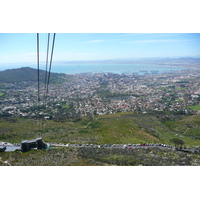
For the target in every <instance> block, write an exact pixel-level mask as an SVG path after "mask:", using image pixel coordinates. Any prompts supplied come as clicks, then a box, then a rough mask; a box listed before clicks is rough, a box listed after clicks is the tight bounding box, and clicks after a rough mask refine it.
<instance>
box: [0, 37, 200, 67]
mask: <svg viewBox="0 0 200 200" xmlns="http://www.w3.org/2000/svg"><path fill="white" fill-rule="evenodd" d="M47 35H48V34H45V33H41V34H40V61H45V59H46V48H47V47H46V45H47ZM52 38H53V34H51V41H52ZM36 49H37V48H36V33H0V64H4V63H17V62H19V63H26V62H36ZM199 55H200V33H57V35H56V40H55V48H54V56H53V61H59V60H63V61H72V60H104V59H117V58H141V57H176V56H199Z"/></svg>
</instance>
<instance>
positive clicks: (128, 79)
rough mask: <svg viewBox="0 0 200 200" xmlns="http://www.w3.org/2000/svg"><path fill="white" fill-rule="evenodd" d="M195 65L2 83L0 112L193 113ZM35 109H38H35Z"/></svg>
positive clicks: (198, 75)
mask: <svg viewBox="0 0 200 200" xmlns="http://www.w3.org/2000/svg"><path fill="white" fill-rule="evenodd" d="M198 67H199V66H197V67H192V68H188V69H185V70H180V71H173V72H170V73H169V72H168V73H166V72H165V73H162V74H159V73H157V72H154V74H149V73H147V72H145V71H144V72H143V75H139V74H134V73H131V74H130V73H129V74H128V73H124V74H114V73H82V74H76V75H66V76H65V78H64V79H65V80H64V81H63V83H62V84H50V86H49V90H48V94H47V98H46V97H45V94H44V89H45V88H44V85H43V84H42V83H41V84H40V100H39V103H38V94H37V93H38V85H37V83H36V82H31V81H28V82H27V81H24V82H14V83H5V88H4V89H1V91H0V92H1V94H4V98H1V100H0V114H1V116H23V117H29V118H34V117H42V116H43V117H44V118H45V119H54V118H67V117H68V118H77V117H82V116H94V115H105V114H114V113H117V112H139V113H144V114H145V113H152V112H165V113H167V112H170V113H178V114H195V113H198V112H199V111H198V109H197V110H195V109H193V107H194V106H198V105H200V70H199V68H198ZM38 108H39V109H38Z"/></svg>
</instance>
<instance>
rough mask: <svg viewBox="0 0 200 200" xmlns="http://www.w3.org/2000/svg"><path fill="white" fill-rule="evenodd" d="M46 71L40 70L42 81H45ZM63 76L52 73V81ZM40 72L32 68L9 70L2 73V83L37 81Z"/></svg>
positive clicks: (0, 72)
mask: <svg viewBox="0 0 200 200" xmlns="http://www.w3.org/2000/svg"><path fill="white" fill-rule="evenodd" d="M45 74H46V71H45V70H41V69H40V70H39V75H40V81H44V80H45ZM62 75H63V74H60V73H54V72H51V77H50V78H52V79H55V78H59V77H61V76H62ZM37 80H38V71H37V69H34V68H31V67H21V68H16V69H7V70H4V71H0V82H5V83H11V82H20V81H37Z"/></svg>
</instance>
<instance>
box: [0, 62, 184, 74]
mask: <svg viewBox="0 0 200 200" xmlns="http://www.w3.org/2000/svg"><path fill="white" fill-rule="evenodd" d="M20 67H32V68H35V69H37V66H36V65H24V66H9V67H8V66H7V67H6V66H1V70H5V69H12V68H20ZM40 69H43V70H45V69H46V66H45V65H40ZM177 70H184V68H181V67H173V66H167V65H144V64H59V65H57V64H52V67H51V72H56V73H66V74H79V73H101V72H103V73H109V72H111V73H117V74H122V73H139V74H144V73H146V72H147V73H150V74H152V71H154V73H155V72H156V73H163V72H173V71H177Z"/></svg>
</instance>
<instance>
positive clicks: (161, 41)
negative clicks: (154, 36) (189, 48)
mask: <svg viewBox="0 0 200 200" xmlns="http://www.w3.org/2000/svg"><path fill="white" fill-rule="evenodd" d="M188 41H189V40H135V41H129V42H123V43H127V44H130V43H134V44H146V43H165V42H188Z"/></svg>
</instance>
